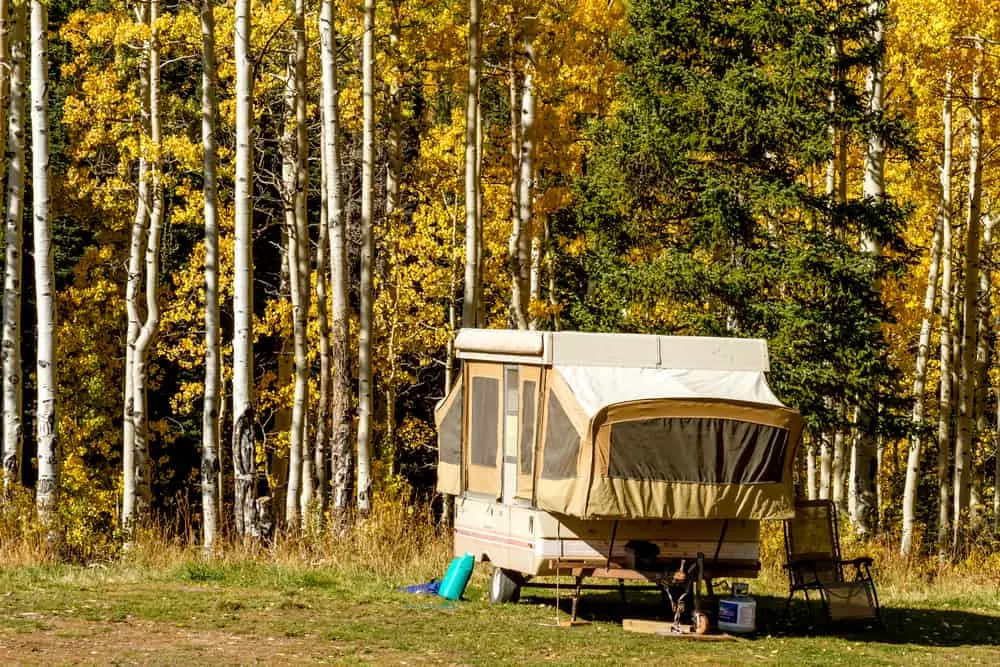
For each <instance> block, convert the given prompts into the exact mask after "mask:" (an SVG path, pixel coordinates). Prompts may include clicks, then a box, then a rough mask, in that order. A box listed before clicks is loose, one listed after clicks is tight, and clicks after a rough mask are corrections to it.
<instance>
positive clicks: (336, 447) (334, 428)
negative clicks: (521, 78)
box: [319, 0, 353, 517]
mask: <svg viewBox="0 0 1000 667" xmlns="http://www.w3.org/2000/svg"><path fill="white" fill-rule="evenodd" d="M319 28H320V57H321V68H322V87H323V99H322V103H323V164H324V166H325V167H326V199H327V219H326V220H324V221H323V224H325V225H326V226H327V229H328V230H329V237H330V297H331V298H330V301H331V310H332V313H331V318H330V320H331V321H330V338H331V358H330V365H331V385H332V389H331V397H330V399H331V406H330V413H331V415H330V424H331V442H330V459H331V466H330V468H331V473H330V474H331V477H332V483H333V499H332V502H333V511H334V513H335V514H336V515H337V516H338V517H343V515H344V514H345V513H346V511H347V508H348V506H349V504H350V484H351V478H352V468H353V466H352V462H353V452H352V448H351V439H350V431H351V424H350V402H351V396H350V391H351V389H350V382H351V378H350V368H349V365H348V357H347V344H348V301H347V298H348V295H347V287H348V286H347V279H348V278H347V276H348V274H347V244H346V230H345V224H344V209H343V204H342V201H341V195H340V190H341V175H340V174H341V171H340V145H339V140H340V111H339V109H338V104H337V96H338V86H337V39H336V29H335V26H334V3H333V0H322V4H321V7H320V19H319Z"/></svg>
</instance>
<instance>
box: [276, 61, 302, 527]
mask: <svg viewBox="0 0 1000 667" xmlns="http://www.w3.org/2000/svg"><path fill="white" fill-rule="evenodd" d="M295 58H296V53H295V52H294V51H293V52H292V53H290V54H289V55H288V63H287V67H286V70H285V97H284V100H285V113H284V124H285V128H284V132H283V133H282V135H281V190H282V192H281V199H282V208H283V209H284V217H285V233H284V240H285V243H286V248H287V250H286V251H285V264H286V267H287V268H286V270H287V271H288V285H289V293H290V295H291V299H290V301H291V305H292V329H293V345H292V347H293V350H294V356H295V379H294V383H295V388H294V399H293V401H292V421H291V424H290V428H289V432H288V484H287V486H286V487H285V527H286V528H287V529H288V530H290V531H296V530H298V528H299V523H300V520H301V517H302V514H301V513H300V512H299V495H300V493H301V490H302V445H303V441H302V439H303V435H304V433H303V426H304V425H305V412H304V409H303V404H302V403H301V398H302V395H301V393H300V391H301V388H300V383H299V376H300V375H301V373H300V369H301V368H302V366H301V365H300V363H299V353H300V349H303V347H304V346H303V345H301V344H300V337H301V335H302V331H301V326H300V323H301V320H302V318H301V308H302V280H301V277H300V276H299V270H300V263H299V242H298V238H299V228H298V227H299V223H298V217H297V215H296V210H295V209H296V201H295V199H296V183H295V179H296V172H297V160H296V151H297V146H296V137H297V131H296V127H295V94H296V91H295V67H296V66H295Z"/></svg>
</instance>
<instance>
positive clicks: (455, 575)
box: [438, 553, 476, 600]
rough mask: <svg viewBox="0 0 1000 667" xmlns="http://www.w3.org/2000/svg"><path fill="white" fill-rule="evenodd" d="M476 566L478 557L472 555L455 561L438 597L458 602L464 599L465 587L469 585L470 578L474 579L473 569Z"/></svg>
mask: <svg viewBox="0 0 1000 667" xmlns="http://www.w3.org/2000/svg"><path fill="white" fill-rule="evenodd" d="M475 564H476V557H475V556H473V555H472V554H471V553H466V554H465V555H464V556H458V557H457V558H455V559H453V560H452V561H451V563H450V564H449V565H448V570H447V571H446V572H445V573H444V579H442V580H441V585H440V586H439V587H438V595H440V596H441V597H443V598H445V599H446V600H457V599H459V598H460V597H462V593H464V592H465V587H466V586H468V585H469V578H470V577H472V568H473V567H474V566H475Z"/></svg>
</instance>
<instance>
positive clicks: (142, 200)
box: [121, 2, 151, 543]
mask: <svg viewBox="0 0 1000 667" xmlns="http://www.w3.org/2000/svg"><path fill="white" fill-rule="evenodd" d="M135 11H136V20H137V21H139V22H140V23H142V24H144V25H149V3H147V2H141V3H139V4H138V5H136V7H135ZM150 46H151V44H150V43H149V41H148V40H147V41H146V42H144V43H143V45H142V53H141V54H140V57H139V116H140V124H139V131H140V136H139V165H138V175H137V184H136V191H137V193H138V194H137V198H136V204H135V217H134V218H133V220H132V230H131V238H130V239H129V261H128V276H127V277H126V284H125V310H126V313H127V317H128V325H127V328H126V339H125V394H124V419H123V421H122V436H123V437H122V478H123V482H122V516H121V525H122V529H123V530H124V533H125V539H126V542H127V543H130V542H131V540H132V537H133V535H134V528H135V526H134V524H135V522H136V521H137V520H138V517H137V514H136V513H137V508H138V483H139V475H140V473H139V471H138V470H137V466H138V465H139V464H140V463H141V461H137V460H136V432H135V427H136V423H135V422H136V418H135V412H136V409H137V406H136V405H135V344H136V340H137V339H138V338H139V331H140V329H141V328H142V321H143V320H144V319H145V317H146V314H145V308H144V303H143V300H142V298H141V297H140V294H141V293H142V284H143V271H144V268H143V262H142V259H143V252H144V251H145V248H146V235H147V233H148V231H149V209H150V192H149V164H148V161H147V153H148V142H149V85H150V82H149V54H150ZM140 409H141V408H140Z"/></svg>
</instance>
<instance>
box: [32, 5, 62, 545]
mask: <svg viewBox="0 0 1000 667" xmlns="http://www.w3.org/2000/svg"><path fill="white" fill-rule="evenodd" d="M48 50H49V46H48V13H47V10H46V7H45V4H44V3H42V2H41V0H31V156H32V209H33V211H34V229H33V233H34V240H35V243H34V249H35V258H34V259H35V292H36V312H37V320H36V321H37V332H36V335H37V339H38V360H37V363H36V367H35V368H36V379H37V382H38V399H37V405H36V407H35V409H36V413H35V415H36V417H35V418H36V424H35V437H36V442H37V445H38V485H37V488H36V497H35V500H36V503H37V507H38V517H39V520H40V521H41V523H42V525H43V526H45V527H46V528H47V529H48V530H49V532H50V534H52V531H53V530H54V529H55V526H54V523H55V511H56V508H57V503H58V492H59V438H58V431H57V424H58V422H57V421H56V392H57V391H58V385H57V383H56V349H55V340H54V338H55V331H56V309H55V271H54V266H53V261H52V228H51V226H50V220H49V103H48V92H49V86H48V67H49V58H48Z"/></svg>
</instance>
